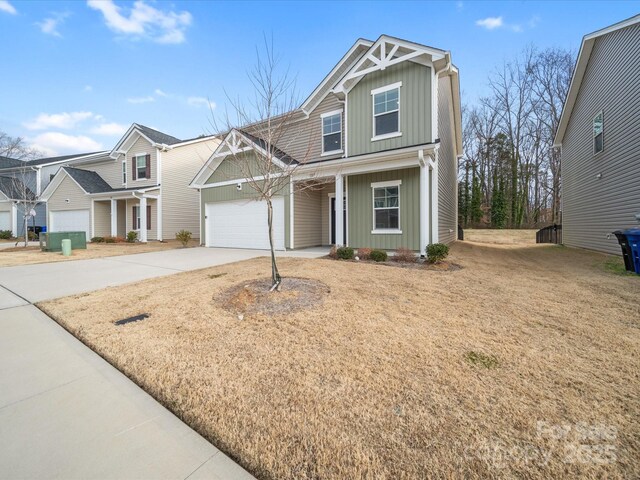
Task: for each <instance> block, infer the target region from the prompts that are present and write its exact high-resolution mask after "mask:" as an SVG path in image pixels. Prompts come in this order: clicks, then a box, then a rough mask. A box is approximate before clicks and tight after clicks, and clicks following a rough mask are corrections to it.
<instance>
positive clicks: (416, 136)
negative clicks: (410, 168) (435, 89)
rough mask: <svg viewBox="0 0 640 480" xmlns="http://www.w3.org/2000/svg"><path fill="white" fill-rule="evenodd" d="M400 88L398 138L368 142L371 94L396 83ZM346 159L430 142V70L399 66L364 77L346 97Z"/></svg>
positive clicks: (411, 64) (411, 65) (370, 136)
mask: <svg viewBox="0 0 640 480" xmlns="http://www.w3.org/2000/svg"><path fill="white" fill-rule="evenodd" d="M400 81H401V82H402V87H400V131H401V132H402V136H400V137H395V138H389V139H386V140H376V141H374V142H372V141H371V138H372V137H373V96H372V95H371V90H373V89H375V88H379V87H384V86H386V85H391V84H393V83H396V82H400ZM347 103H348V109H347V110H348V112H347V115H348V117H349V118H348V122H347V129H348V131H347V138H348V148H349V156H350V157H352V156H354V155H361V154H365V153H373V152H379V151H382V150H391V149H397V148H401V147H408V146H412V145H421V144H425V143H429V142H431V141H432V139H431V68H429V67H426V66H424V65H419V64H417V63H414V62H402V63H399V64H397V65H394V66H392V67H389V68H387V69H385V70H382V71H376V72H372V73H369V74H368V75H366V76H365V77H364V78H363V79H362V80H360V82H359V83H358V84H357V85H356V86H355V87H354V88H353V90H351V91H350V92H349V93H348V95H347Z"/></svg>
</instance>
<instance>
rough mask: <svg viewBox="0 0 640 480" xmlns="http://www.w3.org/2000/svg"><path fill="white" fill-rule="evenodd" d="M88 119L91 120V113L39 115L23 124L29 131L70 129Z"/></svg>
mask: <svg viewBox="0 0 640 480" xmlns="http://www.w3.org/2000/svg"><path fill="white" fill-rule="evenodd" d="M90 118H93V113H91V112H70V113H67V112H63V113H52V114H48V113H41V114H40V115H38V116H37V117H36V118H35V119H34V120H32V121H30V122H26V123H24V126H25V127H27V128H28V129H29V130H46V129H47V128H61V129H70V128H75V126H76V125H78V124H79V123H81V122H83V121H85V120H88V119H90Z"/></svg>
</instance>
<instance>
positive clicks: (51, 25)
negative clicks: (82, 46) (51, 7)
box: [36, 13, 69, 37]
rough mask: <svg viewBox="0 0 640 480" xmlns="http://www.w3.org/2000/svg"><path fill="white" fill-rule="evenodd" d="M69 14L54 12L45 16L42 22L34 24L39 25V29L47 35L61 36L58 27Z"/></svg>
mask: <svg viewBox="0 0 640 480" xmlns="http://www.w3.org/2000/svg"><path fill="white" fill-rule="evenodd" d="M68 16H69V13H54V14H53V15H52V16H51V17H49V18H45V19H44V20H43V21H42V22H37V23H36V25H38V26H39V27H40V31H41V32H42V33H45V34H47V35H53V36H54V37H62V35H61V34H60V32H59V31H58V27H59V26H60V25H62V24H63V23H64V21H65V20H66V19H67V17H68Z"/></svg>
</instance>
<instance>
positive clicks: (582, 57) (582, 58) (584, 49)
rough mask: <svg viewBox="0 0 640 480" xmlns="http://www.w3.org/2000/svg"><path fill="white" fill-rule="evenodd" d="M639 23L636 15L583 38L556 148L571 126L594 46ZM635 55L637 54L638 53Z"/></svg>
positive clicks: (638, 17) (561, 120)
mask: <svg viewBox="0 0 640 480" xmlns="http://www.w3.org/2000/svg"><path fill="white" fill-rule="evenodd" d="M638 23H640V15H636V16H634V17H631V18H628V19H626V20H623V21H622V22H618V23H615V24H613V25H611V26H609V27H606V28H603V29H601V30H597V31H595V32H593V33H590V34H588V35H585V36H584V37H583V38H582V45H581V46H580V52H579V53H578V60H577V61H576V66H575V68H574V69H573V76H572V77H571V85H570V86H569V92H568V94H567V99H566V100H565V102H564V106H563V107H562V114H561V115H560V123H558V130H557V131H556V136H555V138H554V140H553V146H554V147H559V146H561V145H562V140H563V139H564V135H565V133H566V131H567V126H568V125H569V119H570V118H571V112H572V111H573V107H574V106H575V104H576V100H577V98H578V92H579V91H580V85H581V84H582V79H583V78H584V74H585V72H586V70H587V65H588V64H589V57H590V56H591V52H592V50H593V46H594V44H595V43H596V40H597V39H598V38H599V37H602V36H603V35H607V34H608V33H612V32H615V31H616V30H621V29H623V28H627V27H630V26H632V25H636V24H638ZM633 53H635V54H637V52H633ZM633 53H632V54H633Z"/></svg>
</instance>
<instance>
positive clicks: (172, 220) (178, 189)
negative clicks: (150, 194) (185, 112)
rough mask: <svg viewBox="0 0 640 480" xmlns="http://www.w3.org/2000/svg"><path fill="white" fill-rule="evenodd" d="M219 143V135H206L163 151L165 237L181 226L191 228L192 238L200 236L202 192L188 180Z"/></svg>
mask: <svg viewBox="0 0 640 480" xmlns="http://www.w3.org/2000/svg"><path fill="white" fill-rule="evenodd" d="M218 143H219V141H218V140H216V139H207V140H202V141H199V142H195V143H191V144H188V145H184V146H178V147H175V148H174V149H173V150H169V151H168V152H162V153H161V162H162V187H161V188H162V236H163V238H165V239H172V238H175V234H176V232H178V231H180V230H188V231H190V232H191V234H192V236H193V238H200V224H199V221H200V217H199V214H198V205H199V202H200V196H199V194H198V191H197V190H195V189H193V188H189V183H191V180H193V178H194V177H195V176H196V174H197V173H198V172H199V171H200V169H201V168H202V166H203V165H204V164H205V162H206V161H207V160H208V159H209V157H210V156H211V155H212V154H213V152H214V150H215V149H216V147H217V146H218Z"/></svg>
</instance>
